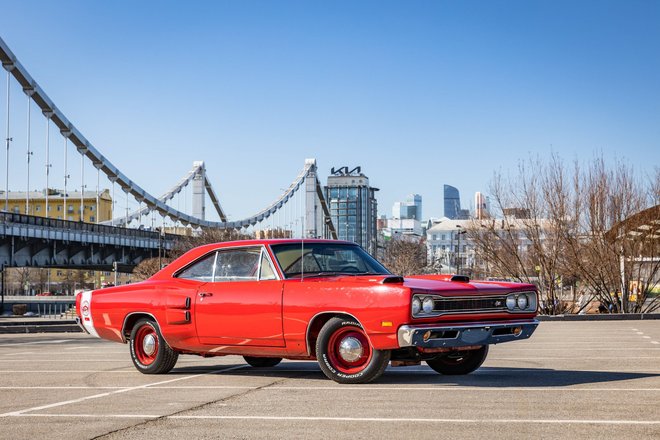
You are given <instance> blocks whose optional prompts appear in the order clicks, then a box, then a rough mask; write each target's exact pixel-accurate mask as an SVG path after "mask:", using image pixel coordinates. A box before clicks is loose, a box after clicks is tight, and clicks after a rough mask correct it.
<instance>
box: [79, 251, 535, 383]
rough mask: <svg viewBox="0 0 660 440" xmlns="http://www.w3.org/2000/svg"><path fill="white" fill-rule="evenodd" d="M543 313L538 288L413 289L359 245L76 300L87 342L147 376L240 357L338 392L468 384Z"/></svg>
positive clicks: (220, 265) (192, 266)
mask: <svg viewBox="0 0 660 440" xmlns="http://www.w3.org/2000/svg"><path fill="white" fill-rule="evenodd" d="M537 303H538V301H537V293H536V288H535V287H534V286H533V285H531V284H514V283H502V282H470V281H469V279H468V278H467V277H465V276H460V275H455V276H451V275H418V276H410V277H405V278H404V277H400V276H397V275H393V274H391V273H390V272H389V271H388V270H387V269H386V268H385V267H383V266H382V265H381V264H380V263H379V262H378V261H376V260H375V259H374V258H373V257H371V256H370V255H369V254H368V253H367V252H365V251H364V250H363V249H362V248H361V247H359V246H358V245H356V244H355V243H350V242H343V241H330V240H300V239H298V240H251V241H236V242H225V243H217V244H211V245H205V246H200V247H198V248H195V249H192V250H190V251H189V252H187V253H186V254H184V255H183V256H181V257H180V258H178V259H177V260H175V261H174V262H172V263H171V264H169V265H168V266H167V267H165V268H164V269H162V270H161V271H160V272H158V273H157V274H155V275H154V276H153V277H151V278H150V279H148V280H146V281H143V282H140V283H136V284H129V285H125V286H119V287H111V288H107V289H102V290H93V291H85V292H82V293H80V294H78V296H77V298H76V309H77V314H78V319H79V322H80V325H81V327H82V328H83V329H84V330H85V331H86V332H87V333H89V334H91V335H94V336H97V337H100V338H103V339H108V340H111V341H116V342H122V343H128V345H129V347H130V353H131V358H132V360H133V363H134V364H135V367H136V368H137V369H138V371H140V372H142V373H146V374H159V373H167V372H168V371H170V370H171V369H172V368H173V367H174V365H175V364H176V362H177V358H178V356H179V355H182V354H195V355H201V356H224V355H240V356H243V357H244V359H245V361H246V362H247V363H248V364H250V365H251V366H253V367H274V366H275V365H277V364H278V363H279V362H280V361H281V360H282V359H283V358H286V359H298V360H300V359H303V360H317V361H318V363H319V365H320V367H321V370H323V373H325V375H326V376H327V377H329V378H330V379H333V380H335V381H336V382H340V383H365V382H369V381H372V380H374V379H376V378H378V377H379V376H380V375H381V374H382V373H383V371H384V370H385V368H386V367H387V366H388V364H390V363H391V365H392V366H404V365H419V364H420V363H421V361H424V362H426V363H427V364H428V365H429V366H430V367H431V368H433V369H434V370H435V371H437V372H439V373H442V374H467V373H470V372H472V371H474V370H476V369H477V368H479V366H480V365H481V364H482V363H483V361H484V360H485V359H486V355H487V354H488V346H489V344H498V343H502V342H508V341H515V340H520V339H526V338H529V337H530V336H531V335H532V333H533V332H534V330H535V329H536V326H537V325H538V322H537V321H536V320H535V316H536V310H537Z"/></svg>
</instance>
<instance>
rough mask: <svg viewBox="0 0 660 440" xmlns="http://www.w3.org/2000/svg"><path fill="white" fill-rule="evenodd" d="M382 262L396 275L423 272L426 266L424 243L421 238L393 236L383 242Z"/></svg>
mask: <svg viewBox="0 0 660 440" xmlns="http://www.w3.org/2000/svg"><path fill="white" fill-rule="evenodd" d="M383 264H385V266H386V267H387V268H388V269H389V270H390V271H391V272H392V273H394V274H397V275H402V276H406V275H412V274H419V273H423V272H424V269H425V267H426V245H425V244H424V242H423V240H413V239H406V238H403V237H393V238H391V239H390V240H389V241H388V242H387V243H386V244H385V249H384V258H383Z"/></svg>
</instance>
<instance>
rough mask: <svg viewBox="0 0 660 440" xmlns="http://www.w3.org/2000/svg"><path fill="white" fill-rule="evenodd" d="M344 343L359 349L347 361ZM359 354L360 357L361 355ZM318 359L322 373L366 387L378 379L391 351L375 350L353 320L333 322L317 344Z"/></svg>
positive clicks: (332, 319) (320, 333)
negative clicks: (340, 349)
mask: <svg viewBox="0 0 660 440" xmlns="http://www.w3.org/2000/svg"><path fill="white" fill-rule="evenodd" d="M342 342H347V343H350V344H354V345H353V347H354V348H356V350H355V352H354V353H350V355H351V356H358V357H357V358H356V359H353V360H350V359H347V358H346V356H347V355H348V354H347V353H344V354H343V355H342V354H341V352H340V351H339V348H340V346H341V344H342ZM358 350H361V351H359V354H358ZM316 358H317V360H318V363H319V366H320V367H321V370H322V371H323V373H324V374H325V375H326V376H327V377H328V378H329V379H332V380H334V381H335V382H338V383H345V384H351V383H367V382H371V381H373V380H375V379H377V378H379V377H380V376H381V375H382V374H383V372H384V371H385V368H387V364H388V363H389V361H390V351H389V350H374V349H373V347H371V344H370V343H369V338H367V335H366V333H365V332H364V330H363V329H362V326H361V325H360V324H359V323H358V322H356V321H355V320H354V319H352V318H341V317H335V318H331V319H330V320H329V321H328V322H326V323H325V325H324V326H323V328H321V331H320V332H319V337H318V339H317V340H316Z"/></svg>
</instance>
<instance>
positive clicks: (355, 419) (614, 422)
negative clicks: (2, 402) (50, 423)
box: [11, 414, 660, 426]
mask: <svg viewBox="0 0 660 440" xmlns="http://www.w3.org/2000/svg"><path fill="white" fill-rule="evenodd" d="M11 416H15V417H53V418H56V417H62V418H76V417H77V418H99V419H101V418H128V419H154V418H163V419H171V420H200V419H206V420H263V421H286V422H298V421H300V422H367V423H374V422H375V423H434V424H435V423H458V424H467V423H485V424H497V425H501V424H513V423H518V424H520V423H524V424H548V425H567V424H579V425H652V426H653V425H660V420H607V419H605V420H593V419H592V420H588V419H564V420H557V419H433V418H402V417H401V418H389V417H388V418H383V417H324V416H193V415H189V416H186V415H174V416H167V415H163V416H159V415H153V414H11Z"/></svg>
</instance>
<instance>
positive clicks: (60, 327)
mask: <svg viewBox="0 0 660 440" xmlns="http://www.w3.org/2000/svg"><path fill="white" fill-rule="evenodd" d="M81 332H82V329H81V328H80V327H78V325H77V324H75V323H73V324H64V323H62V324H46V325H38V324H27V325H21V324H18V325H0V334H16V333H81Z"/></svg>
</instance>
